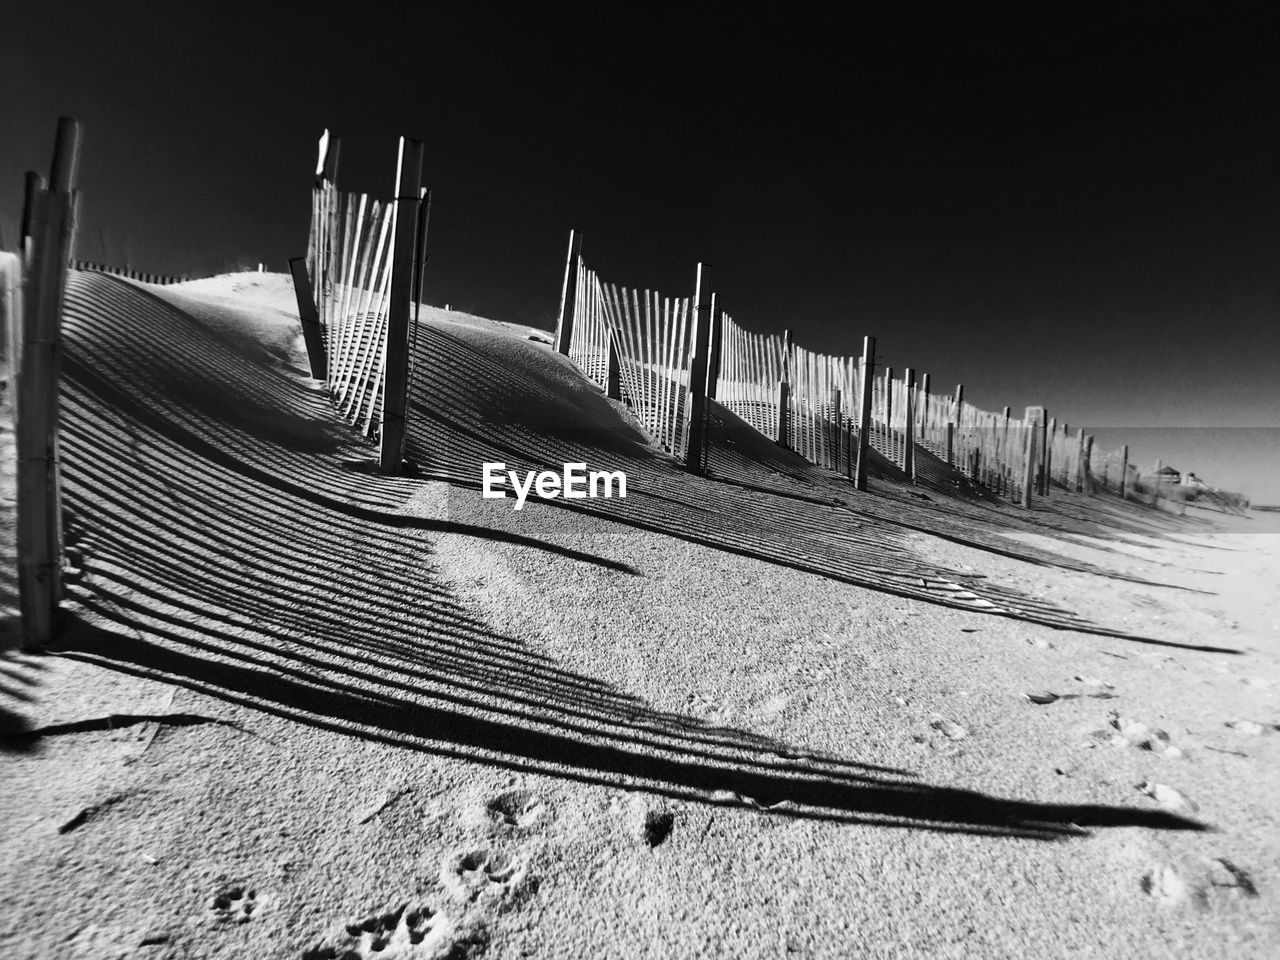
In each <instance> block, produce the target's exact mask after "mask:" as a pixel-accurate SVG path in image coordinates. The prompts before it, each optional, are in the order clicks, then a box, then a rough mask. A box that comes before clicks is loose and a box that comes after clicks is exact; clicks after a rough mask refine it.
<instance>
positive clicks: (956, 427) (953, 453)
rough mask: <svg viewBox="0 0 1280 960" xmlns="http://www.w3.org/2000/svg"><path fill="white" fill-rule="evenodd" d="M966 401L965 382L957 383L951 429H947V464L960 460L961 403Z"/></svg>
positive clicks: (953, 398)
mask: <svg viewBox="0 0 1280 960" xmlns="http://www.w3.org/2000/svg"><path fill="white" fill-rule="evenodd" d="M962 403H964V384H963V383H957V384H956V392H955V395H954V396H953V397H952V400H951V421H950V429H949V430H948V431H947V466H950V467H954V466H955V465H956V461H957V460H958V458H959V457H958V454H959V451H957V450H956V441H957V440H958V439H959V434H960V405H961V404H962Z"/></svg>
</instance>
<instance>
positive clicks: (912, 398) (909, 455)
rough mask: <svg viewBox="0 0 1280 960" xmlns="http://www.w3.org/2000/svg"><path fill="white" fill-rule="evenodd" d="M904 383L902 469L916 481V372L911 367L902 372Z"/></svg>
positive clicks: (913, 481)
mask: <svg viewBox="0 0 1280 960" xmlns="http://www.w3.org/2000/svg"><path fill="white" fill-rule="evenodd" d="M902 385H903V387H904V388H905V389H904V390H903V391H902V392H903V395H904V401H903V402H904V403H905V405H906V409H905V410H904V411H903V413H904V414H905V418H904V419H905V421H906V428H905V430H904V436H903V440H902V446H903V451H902V469H903V470H904V471H905V472H906V474H907V476H909V477H910V478H911V482H912V483H915V482H916V424H915V417H916V372H915V371H914V370H912V369H911V368H910V367H907V369H906V370H905V371H904V372H903V374H902Z"/></svg>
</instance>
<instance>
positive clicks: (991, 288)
mask: <svg viewBox="0 0 1280 960" xmlns="http://www.w3.org/2000/svg"><path fill="white" fill-rule="evenodd" d="M468 6H470V7H474V6H476V5H468ZM1027 6H1032V5H1027ZM1034 6H1035V7H1036V8H1037V12H1035V13H1034V14H1022V15H1018V16H1011V15H1010V14H1009V11H1007V10H1002V11H999V12H998V13H997V12H987V13H972V12H971V11H969V10H967V9H966V11H964V12H960V13H957V12H953V13H951V14H949V15H947V16H946V17H945V18H942V17H939V16H938V15H936V14H934V13H932V12H930V11H929V9H928V8H927V7H925V6H919V5H913V6H911V7H909V8H907V10H908V12H907V13H904V14H903V15H902V16H901V17H897V18H889V17H872V18H868V17H867V16H866V15H865V14H863V13H861V12H860V11H861V7H860V6H849V7H845V8H843V9H844V10H845V11H846V16H847V15H848V14H852V15H853V19H846V18H842V19H840V20H838V21H837V20H831V19H823V18H822V17H820V16H818V15H817V14H816V13H813V12H808V13H805V12H803V11H800V10H799V9H797V11H796V12H794V13H792V14H791V15H789V16H787V17H781V18H773V19H769V20H759V19H752V18H749V17H747V16H745V15H743V14H742V13H740V12H739V13H725V14H723V15H722V16H721V17H720V18H719V19H713V18H711V17H709V16H693V15H689V14H683V13H669V14H663V15H660V14H654V13H652V12H651V11H650V9H649V6H648V5H642V6H631V7H625V8H624V7H613V6H609V7H606V6H604V5H591V4H576V5H573V6H572V7H569V6H565V7H556V8H546V7H544V6H543V5H539V6H538V7H537V10H536V12H522V13H519V14H510V13H507V12H505V11H499V10H498V8H497V7H486V8H483V11H482V12H476V13H468V14H462V13H459V12H458V11H457V10H449V9H446V8H443V7H440V6H437V5H433V4H417V5H415V8H416V10H417V11H418V12H416V13H414V14H411V15H407V14H404V13H401V14H392V13H390V12H387V11H384V10H381V9H379V8H376V7H374V6H373V5H367V4H366V5H351V6H349V7H348V8H347V9H346V11H345V12H344V13H342V14H341V15H339V14H337V13H333V14H328V15H322V14H321V13H320V11H321V9H322V8H321V6H320V5H313V6H311V7H309V8H302V7H300V8H299V9H298V11H295V12H281V11H278V10H277V9H275V7H274V6H273V5H269V4H260V5H252V6H243V7H239V8H238V7H237V6H236V5H235V4H219V5H201V6H200V8H199V9H197V8H196V7H195V5H190V8H189V9H188V5H179V4H169V5H165V6H159V5H156V6H154V8H153V9H152V10H151V11H150V12H146V13H142V12H139V11H140V9H141V6H140V5H118V6H114V7H113V6H111V5H109V4H100V5H95V6H94V7H93V8H92V10H90V9H89V7H88V5H84V4H75V5H64V4H57V3H52V4H39V5H37V4H30V5H28V6H26V7H25V8H21V11H22V12H20V13H18V14H17V16H16V23H17V24H18V29H16V30H14V29H7V30H6V31H5V33H4V36H3V39H2V40H0V90H2V91H4V95H3V96H2V97H0V135H2V137H3V139H2V140H0V182H4V183H8V184H10V188H9V189H8V190H5V191H0V229H2V230H3V233H4V242H5V244H6V245H8V246H12V244H13V242H14V241H13V236H14V233H15V224H16V221H17V215H18V209H19V205H20V195H21V189H20V187H21V175H22V172H23V171H24V170H25V169H28V168H38V169H44V168H46V167H47V165H48V161H49V153H50V147H51V140H52V134H53V129H54V123H55V119H56V117H57V116H58V115H59V114H70V115H72V116H75V117H77V118H79V119H80V120H81V121H82V122H83V124H84V128H85V134H84V155H83V162H82V168H81V169H82V175H81V182H80V185H81V187H82V190H83V195H84V199H83V211H84V215H83V218H82V224H81V231H80V235H79V243H78V251H79V255H80V256H83V257H87V258H100V257H102V256H103V252H104V248H105V257H106V259H108V260H109V261H112V262H116V263H119V262H121V261H122V260H123V259H124V258H125V257H126V256H127V258H128V260H129V261H130V263H131V264H132V265H134V266H137V267H140V268H144V269H153V270H162V271H175V272H178V271H201V272H212V271H216V270H221V269H224V268H225V266H226V265H227V264H228V263H234V262H237V261H240V262H242V263H244V264H256V263H257V262H258V261H259V260H264V261H266V263H267V264H268V266H269V268H272V269H276V270H283V269H284V266H285V260H286V258H287V257H289V256H296V255H299V254H301V253H302V252H303V250H304V249H305V245H306V230H307V219H308V216H309V198H308V192H309V189H310V183H311V172H312V165H313V164H314V159H315V149H316V139H317V137H318V136H319V134H320V132H321V131H322V130H323V129H324V128H325V127H328V128H330V129H332V130H333V131H334V132H335V133H336V134H337V135H339V136H341V137H342V139H343V152H342V162H343V167H342V171H341V174H340V184H341V185H342V186H344V187H345V188H348V189H356V190H367V191H370V192H373V193H376V194H378V195H380V196H387V195H389V194H390V192H391V188H392V180H393V178H394V171H395V150H396V138H397V137H398V136H399V135H400V134H406V135H409V136H417V137H420V138H422V139H423V140H424V141H425V143H426V155H427V163H426V181H427V183H428V184H429V185H430V186H431V187H432V189H433V195H434V197H435V201H436V202H435V206H434V209H433V213H432V221H431V230H432V236H431V250H432V260H431V265H430V267H429V273H428V277H429V279H428V287H427V298H428V300H429V301H431V302H433V303H437V304H443V303H445V302H448V303H451V304H452V305H453V306H455V307H457V308H461V309H466V310H469V311H472V312H476V313H480V314H483V315H487V316H491V317H495V318H498V319H509V320H518V321H523V322H527V323H535V324H536V323H542V324H544V325H549V324H550V323H551V322H552V319H553V315H554V311H555V307H556V302H557V299H558V295H559V285H560V277H561V271H562V269H563V256H564V248H565V244H566V241H567V231H568V229H569V227H571V226H575V227H577V228H579V229H581V230H582V231H584V233H585V238H586V239H585V246H584V251H583V252H584V256H585V257H586V259H587V261H588V263H589V264H590V265H591V266H592V267H593V268H595V269H596V270H598V271H599V272H600V273H602V274H603V275H604V276H605V278H606V279H609V280H612V281H614V282H617V283H619V284H623V285H627V286H638V287H641V288H646V287H651V288H655V289H658V290H661V291H663V292H664V293H666V294H669V295H687V294H688V293H689V292H690V290H691V287H692V284H693V275H694V265H695V264H696V262H697V261H699V260H705V261H707V262H708V263H710V264H711V266H712V268H713V271H714V277H715V286H716V288H717V290H718V292H719V294H720V296H721V297H722V302H723V303H724V304H725V305H726V307H727V308H728V309H729V311H730V312H731V313H732V314H733V315H734V317H735V319H737V320H738V321H739V322H740V323H741V324H743V325H744V326H746V327H747V328H749V329H754V330H759V331H776V330H781V329H783V328H787V327H789V328H791V329H792V330H794V331H795V334H796V337H797V339H798V340H799V342H801V343H804V344H805V345H807V346H811V347H814V348H817V349H822V350H826V351H829V352H839V353H856V352H857V351H858V350H859V348H860V343H861V337H862V335H863V334H866V333H870V334H873V335H875V336H876V337H877V338H878V340H879V345H880V351H881V353H882V355H883V357H884V359H885V361H886V362H888V363H890V364H893V365H895V366H897V367H901V366H904V365H908V364H909V365H912V366H914V367H916V368H917V369H920V370H926V371H929V372H930V373H932V374H933V376H934V378H935V383H936V384H939V385H940V386H941V387H943V388H944V389H949V388H950V386H951V385H953V384H954V383H955V382H957V381H963V382H964V383H965V384H966V392H967V395H968V397H969V398H970V399H972V400H973V401H974V402H977V403H979V404H982V405H985V406H987V407H990V408H998V407H999V406H1001V405H1003V404H1005V403H1009V404H1012V405H1013V406H1014V407H1015V409H1020V408H1021V407H1022V406H1024V405H1026V404H1030V403H1043V404H1045V405H1047V406H1048V407H1049V408H1050V410H1051V412H1053V413H1057V414H1059V415H1060V416H1062V417H1063V418H1065V419H1067V420H1069V421H1072V422H1078V423H1082V424H1084V423H1093V424H1111V425H1124V424H1144V425H1145V424H1150V425H1162V426H1179V425H1186V426H1215V425H1237V426H1245V425H1248V426H1259V425H1262V426H1280V52H1278V51H1280V34H1278V33H1277V30H1276V29H1275V24H1274V23H1273V22H1272V19H1271V18H1265V17H1264V16H1263V14H1262V13H1261V12H1260V11H1262V10H1263V9H1264V8H1263V7H1262V6H1261V5H1258V6H1256V7H1255V6H1248V5H1242V6H1234V7H1226V8H1224V7H1222V6H1221V5H1215V4H1181V5H1179V4H1154V3H1153V4H1140V5H1128V6H1121V7H1115V6H1114V5H1111V6H1102V5H1099V6H1097V7H1093V8H1091V7H1089V6H1088V5H1076V4H1072V5H1063V6H1060V7H1058V8H1057V9H1058V10H1059V11H1060V12H1059V13H1058V14H1056V15H1054V16H1051V15H1049V14H1046V13H1044V12H1041V11H1040V9H1039V8H1040V7H1041V6H1042V5H1034ZM526 9H527V8H526ZM743 9H745V8H743ZM1117 11H1119V12H1117ZM6 21H7V25H10V26H11V24H12V23H13V22H15V18H14V17H10V16H9V15H6ZM1203 472H1206V473H1207V472H1209V471H1203Z"/></svg>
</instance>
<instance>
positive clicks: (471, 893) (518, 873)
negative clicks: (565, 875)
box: [440, 848, 526, 902]
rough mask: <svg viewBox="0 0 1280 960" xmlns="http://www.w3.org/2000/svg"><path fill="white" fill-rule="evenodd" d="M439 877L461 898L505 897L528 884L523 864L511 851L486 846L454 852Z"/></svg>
mask: <svg viewBox="0 0 1280 960" xmlns="http://www.w3.org/2000/svg"><path fill="white" fill-rule="evenodd" d="M440 881H441V883H443V884H444V886H445V889H446V890H448V891H449V892H450V893H451V894H452V895H453V896H454V897H455V898H457V899H458V900H461V901H464V902H469V901H474V900H479V899H480V898H481V897H496V898H503V897H506V896H508V895H509V894H511V893H513V892H515V891H517V890H521V889H523V888H524V887H525V885H526V870H525V867H524V865H523V864H522V863H521V862H520V861H519V860H517V859H516V858H515V857H512V856H511V855H510V854H506V853H502V852H499V851H491V850H487V849H483V848H481V849H477V850H468V851H463V852H459V853H455V854H453V855H452V856H450V857H448V858H446V859H445V862H444V865H443V866H442V867H441V868H440Z"/></svg>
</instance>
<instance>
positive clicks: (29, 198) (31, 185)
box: [18, 170, 45, 255]
mask: <svg viewBox="0 0 1280 960" xmlns="http://www.w3.org/2000/svg"><path fill="white" fill-rule="evenodd" d="M44 188H45V182H44V177H42V176H40V174H38V173H36V172H35V171H34V170H28V171H27V176H26V180H25V183H24V190H23V197H22V224H21V226H20V227H19V230H18V253H19V254H22V255H25V254H26V252H27V238H28V237H30V236H31V227H32V218H33V217H34V216H35V205H36V196H37V195H38V194H40V193H42V192H44Z"/></svg>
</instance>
